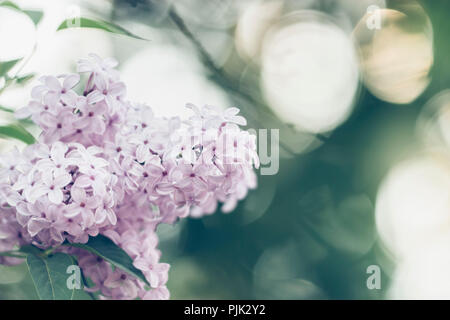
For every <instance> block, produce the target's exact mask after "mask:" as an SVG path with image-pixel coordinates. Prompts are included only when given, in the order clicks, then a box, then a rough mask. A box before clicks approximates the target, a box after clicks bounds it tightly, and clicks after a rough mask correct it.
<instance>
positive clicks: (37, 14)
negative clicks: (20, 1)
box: [22, 10, 44, 26]
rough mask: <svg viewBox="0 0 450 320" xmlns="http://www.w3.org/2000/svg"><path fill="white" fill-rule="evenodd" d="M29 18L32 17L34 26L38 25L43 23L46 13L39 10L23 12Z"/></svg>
mask: <svg viewBox="0 0 450 320" xmlns="http://www.w3.org/2000/svg"><path fill="white" fill-rule="evenodd" d="M22 12H23V13H25V14H26V15H27V16H28V17H30V19H31V21H33V23H34V25H36V26H37V25H38V24H39V22H41V20H42V17H43V16H44V13H43V12H42V11H38V10H22Z"/></svg>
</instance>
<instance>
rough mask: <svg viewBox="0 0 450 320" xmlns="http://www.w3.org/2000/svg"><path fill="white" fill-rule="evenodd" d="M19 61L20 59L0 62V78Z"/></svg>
mask: <svg viewBox="0 0 450 320" xmlns="http://www.w3.org/2000/svg"><path fill="white" fill-rule="evenodd" d="M20 60H22V59H15V60H10V61H4V62H0V77H3V76H5V75H6V74H7V73H8V71H9V70H11V69H12V68H13V67H14V66H15V65H16V64H17V63H18V62H19V61H20Z"/></svg>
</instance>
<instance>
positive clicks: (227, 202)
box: [0, 55, 259, 299]
mask: <svg viewBox="0 0 450 320" xmlns="http://www.w3.org/2000/svg"><path fill="white" fill-rule="evenodd" d="M116 65H117V62H116V61H115V60H113V59H101V58H100V57H98V56H96V55H90V59H85V60H81V61H80V62H79V63H78V74H69V75H61V76H58V77H53V76H45V77H42V78H41V79H40V82H41V83H40V85H38V86H36V87H35V88H34V89H33V90H32V93H31V96H32V100H31V102H30V103H29V104H28V105H27V106H26V107H24V108H22V109H20V110H18V111H17V114H16V116H17V117H19V118H27V117H30V118H31V119H32V120H33V121H34V122H35V123H36V124H37V125H38V126H39V127H40V128H41V129H42V133H41V135H40V137H39V139H38V142H37V143H35V144H33V145H31V146H28V147H27V148H26V149H25V150H24V151H23V152H19V151H18V150H14V151H13V152H11V153H9V154H6V155H4V156H2V157H1V158H0V164H1V169H0V251H7V250H12V249H15V248H17V247H18V246H22V245H25V244H33V245H35V246H38V247H41V248H48V247H50V246H53V247H54V246H56V247H57V246H59V245H61V244H62V243H63V242H64V241H69V242H74V243H85V242H87V241H88V239H89V236H92V237H95V236H97V235H98V234H102V235H104V236H107V237H109V238H110V239H111V240H112V241H114V242H115V243H116V244H117V245H118V246H120V247H121V248H123V249H124V250H125V251H126V252H127V253H128V254H129V255H130V257H131V258H132V259H133V261H134V266H135V267H136V268H138V269H139V270H141V271H142V272H143V274H144V275H145V277H146V279H147V280H148V282H149V283H150V285H151V288H146V286H145V284H144V283H143V282H142V281H140V280H138V279H137V278H135V277H133V276H131V275H129V274H126V273H124V272H123V271H121V270H120V269H117V268H116V269H114V270H113V269H112V268H111V266H110V265H109V264H108V263H107V262H106V261H104V260H102V259H100V258H98V257H97V256H95V255H93V254H91V253H88V252H86V251H84V250H82V249H78V248H70V249H67V247H64V249H61V250H66V251H67V250H70V251H71V253H72V254H74V255H76V256H77V258H78V261H79V264H80V266H81V267H82V269H83V272H84V274H85V275H86V276H87V277H89V278H90V279H91V280H92V281H93V282H94V283H95V287H93V288H90V289H88V290H92V291H99V292H100V294H101V297H102V298H105V299H108V298H112V299H134V298H138V297H139V298H143V299H167V298H168V297H169V293H168V291H167V288H166V286H165V284H166V281H167V276H168V270H169V265H167V264H165V263H161V262H160V261H159V260H160V255H161V253H160V251H159V250H158V249H157V243H158V239H157V236H156V233H155V231H156V228H157V226H158V224H160V223H173V222H175V221H176V220H177V219H179V218H183V217H187V216H194V217H200V216H202V215H205V214H212V213H213V212H215V211H216V208H217V206H218V202H222V203H223V205H222V210H223V211H224V212H229V211H231V210H233V208H234V207H235V206H236V203H237V201H238V200H240V199H243V198H244V197H245V196H246V194H247V191H248V189H250V188H254V187H255V186H256V175H255V173H254V171H253V167H258V166H259V160H258V156H257V153H256V143H255V138H256V137H255V136H254V135H250V134H249V133H248V132H247V131H243V130H241V129H240V127H239V126H241V125H245V124H246V121H245V119H244V118H243V117H241V116H239V115H238V112H239V109H237V108H230V109H227V110H225V111H221V110H219V109H216V108H213V107H211V106H205V107H203V108H201V109H199V108H197V107H196V106H194V105H188V106H187V107H189V108H191V109H192V111H193V116H192V117H190V118H189V119H187V120H184V121H182V120H181V119H179V118H178V117H173V118H164V117H156V116H155V115H154V114H153V112H152V110H151V108H150V107H148V106H146V105H141V104H133V103H131V102H130V101H127V100H126V87H125V85H124V83H123V82H121V81H120V78H119V74H118V72H117V71H116V70H115V69H114V68H115V67H116ZM80 74H82V75H86V81H85V83H86V84H85V86H84V90H83V91H82V92H79V93H77V91H76V90H77V85H78V84H79V83H80ZM60 248H63V247H60ZM19 262H21V261H20V259H17V258H13V257H0V263H2V264H15V263H19Z"/></svg>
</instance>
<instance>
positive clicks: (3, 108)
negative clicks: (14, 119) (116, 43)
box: [0, 106, 14, 113]
mask: <svg viewBox="0 0 450 320" xmlns="http://www.w3.org/2000/svg"><path fill="white" fill-rule="evenodd" d="M0 111H4V112H8V113H14V110H13V109H10V108H7V107H4V106H0Z"/></svg>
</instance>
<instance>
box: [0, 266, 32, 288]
mask: <svg viewBox="0 0 450 320" xmlns="http://www.w3.org/2000/svg"><path fill="white" fill-rule="evenodd" d="M26 273H27V267H26V265H25V264H24V263H23V264H20V265H17V266H3V265H0V284H10V283H17V282H20V281H22V279H23V278H24V277H25V275H26Z"/></svg>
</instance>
